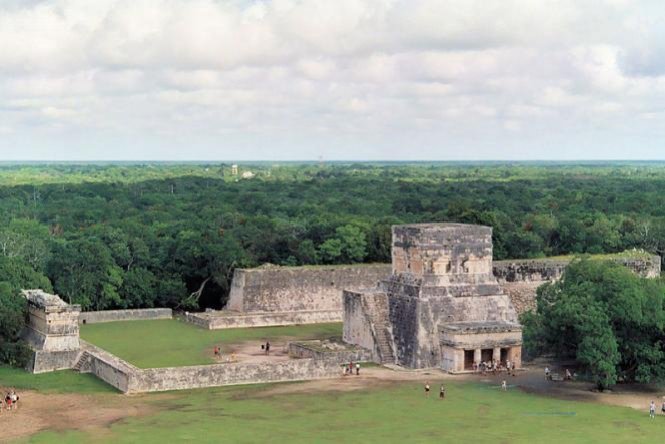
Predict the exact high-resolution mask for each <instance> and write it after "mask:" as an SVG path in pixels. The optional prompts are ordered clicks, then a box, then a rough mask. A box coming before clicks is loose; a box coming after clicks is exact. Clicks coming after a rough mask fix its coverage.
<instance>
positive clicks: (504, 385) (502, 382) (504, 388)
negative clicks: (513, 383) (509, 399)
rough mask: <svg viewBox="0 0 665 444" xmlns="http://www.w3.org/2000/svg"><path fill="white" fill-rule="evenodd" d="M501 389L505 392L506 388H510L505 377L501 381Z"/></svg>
mask: <svg viewBox="0 0 665 444" xmlns="http://www.w3.org/2000/svg"><path fill="white" fill-rule="evenodd" d="M501 390H503V391H504V392H505V391H506V390H508V384H506V380H505V379H504V380H503V381H501Z"/></svg>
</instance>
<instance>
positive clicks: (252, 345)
mask: <svg viewBox="0 0 665 444" xmlns="http://www.w3.org/2000/svg"><path fill="white" fill-rule="evenodd" d="M291 341H293V339H289V338H280V339H279V340H277V341H275V342H272V341H271V342H270V353H269V354H266V352H265V350H261V342H260V341H247V342H240V343H238V344H230V345H224V346H223V347H222V354H221V356H220V357H215V358H214V359H215V361H217V362H219V363H225V362H228V363H231V362H243V363H256V362H279V361H288V360H289V353H288V349H287V346H288V343H289V342H291Z"/></svg>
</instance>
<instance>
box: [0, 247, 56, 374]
mask: <svg viewBox="0 0 665 444" xmlns="http://www.w3.org/2000/svg"><path fill="white" fill-rule="evenodd" d="M26 288H42V289H44V290H45V291H51V283H50V282H49V280H48V279H47V278H46V276H44V275H43V274H41V273H39V272H37V271H35V270H34V269H33V268H32V267H31V266H30V265H29V264H28V263H27V262H24V261H22V260H21V259H19V258H11V259H9V258H6V257H0V361H2V362H5V363H7V364H10V365H16V366H23V365H24V364H25V363H26V360H27V359H28V350H27V346H26V345H25V344H23V343H22V342H21V341H20V340H19V337H18V336H19V333H20V331H21V329H22V328H23V326H24V325H25V318H26V316H27V303H26V300H25V298H24V297H23V296H22V295H21V293H20V291H21V290H22V289H26Z"/></svg>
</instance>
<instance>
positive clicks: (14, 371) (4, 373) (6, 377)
mask: <svg viewBox="0 0 665 444" xmlns="http://www.w3.org/2000/svg"><path fill="white" fill-rule="evenodd" d="M0 386H2V387H13V388H15V389H17V390H38V391H40V392H45V393H50V392H54V393H118V392H117V391H116V390H115V389H114V388H113V387H111V386H110V385H108V384H106V383H105V382H104V381H102V380H100V379H98V378H97V377H95V376H93V375H92V374H81V373H77V372H74V371H72V370H62V371H58V372H52V373H41V374H38V375H33V374H32V373H28V372H26V371H25V370H23V369H18V368H12V367H0Z"/></svg>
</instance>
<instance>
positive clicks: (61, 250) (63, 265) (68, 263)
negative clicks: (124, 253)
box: [49, 238, 123, 310]
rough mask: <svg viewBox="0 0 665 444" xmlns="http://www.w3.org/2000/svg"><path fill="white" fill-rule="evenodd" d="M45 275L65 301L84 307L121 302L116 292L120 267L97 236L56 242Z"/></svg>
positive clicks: (119, 277)
mask: <svg viewBox="0 0 665 444" xmlns="http://www.w3.org/2000/svg"><path fill="white" fill-rule="evenodd" d="M49 275H50V276H52V278H53V281H54V286H55V290H56V291H57V292H59V293H60V294H61V295H62V296H63V297H64V298H65V299H67V300H68V301H69V303H72V304H81V308H83V309H84V310H104V309H108V308H114V307H122V306H123V304H122V300H121V297H120V294H119V293H118V289H119V288H120V286H121V285H122V275H123V273H122V269H121V268H120V267H118V265H116V263H115V261H114V260H113V257H112V255H111V251H110V250H109V249H108V247H107V246H106V245H104V243H103V242H102V241H101V240H99V239H98V238H90V239H82V240H75V241H72V242H67V243H63V244H60V245H58V247H57V248H56V250H55V254H54V255H53V258H52V260H51V262H50V263H49Z"/></svg>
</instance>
